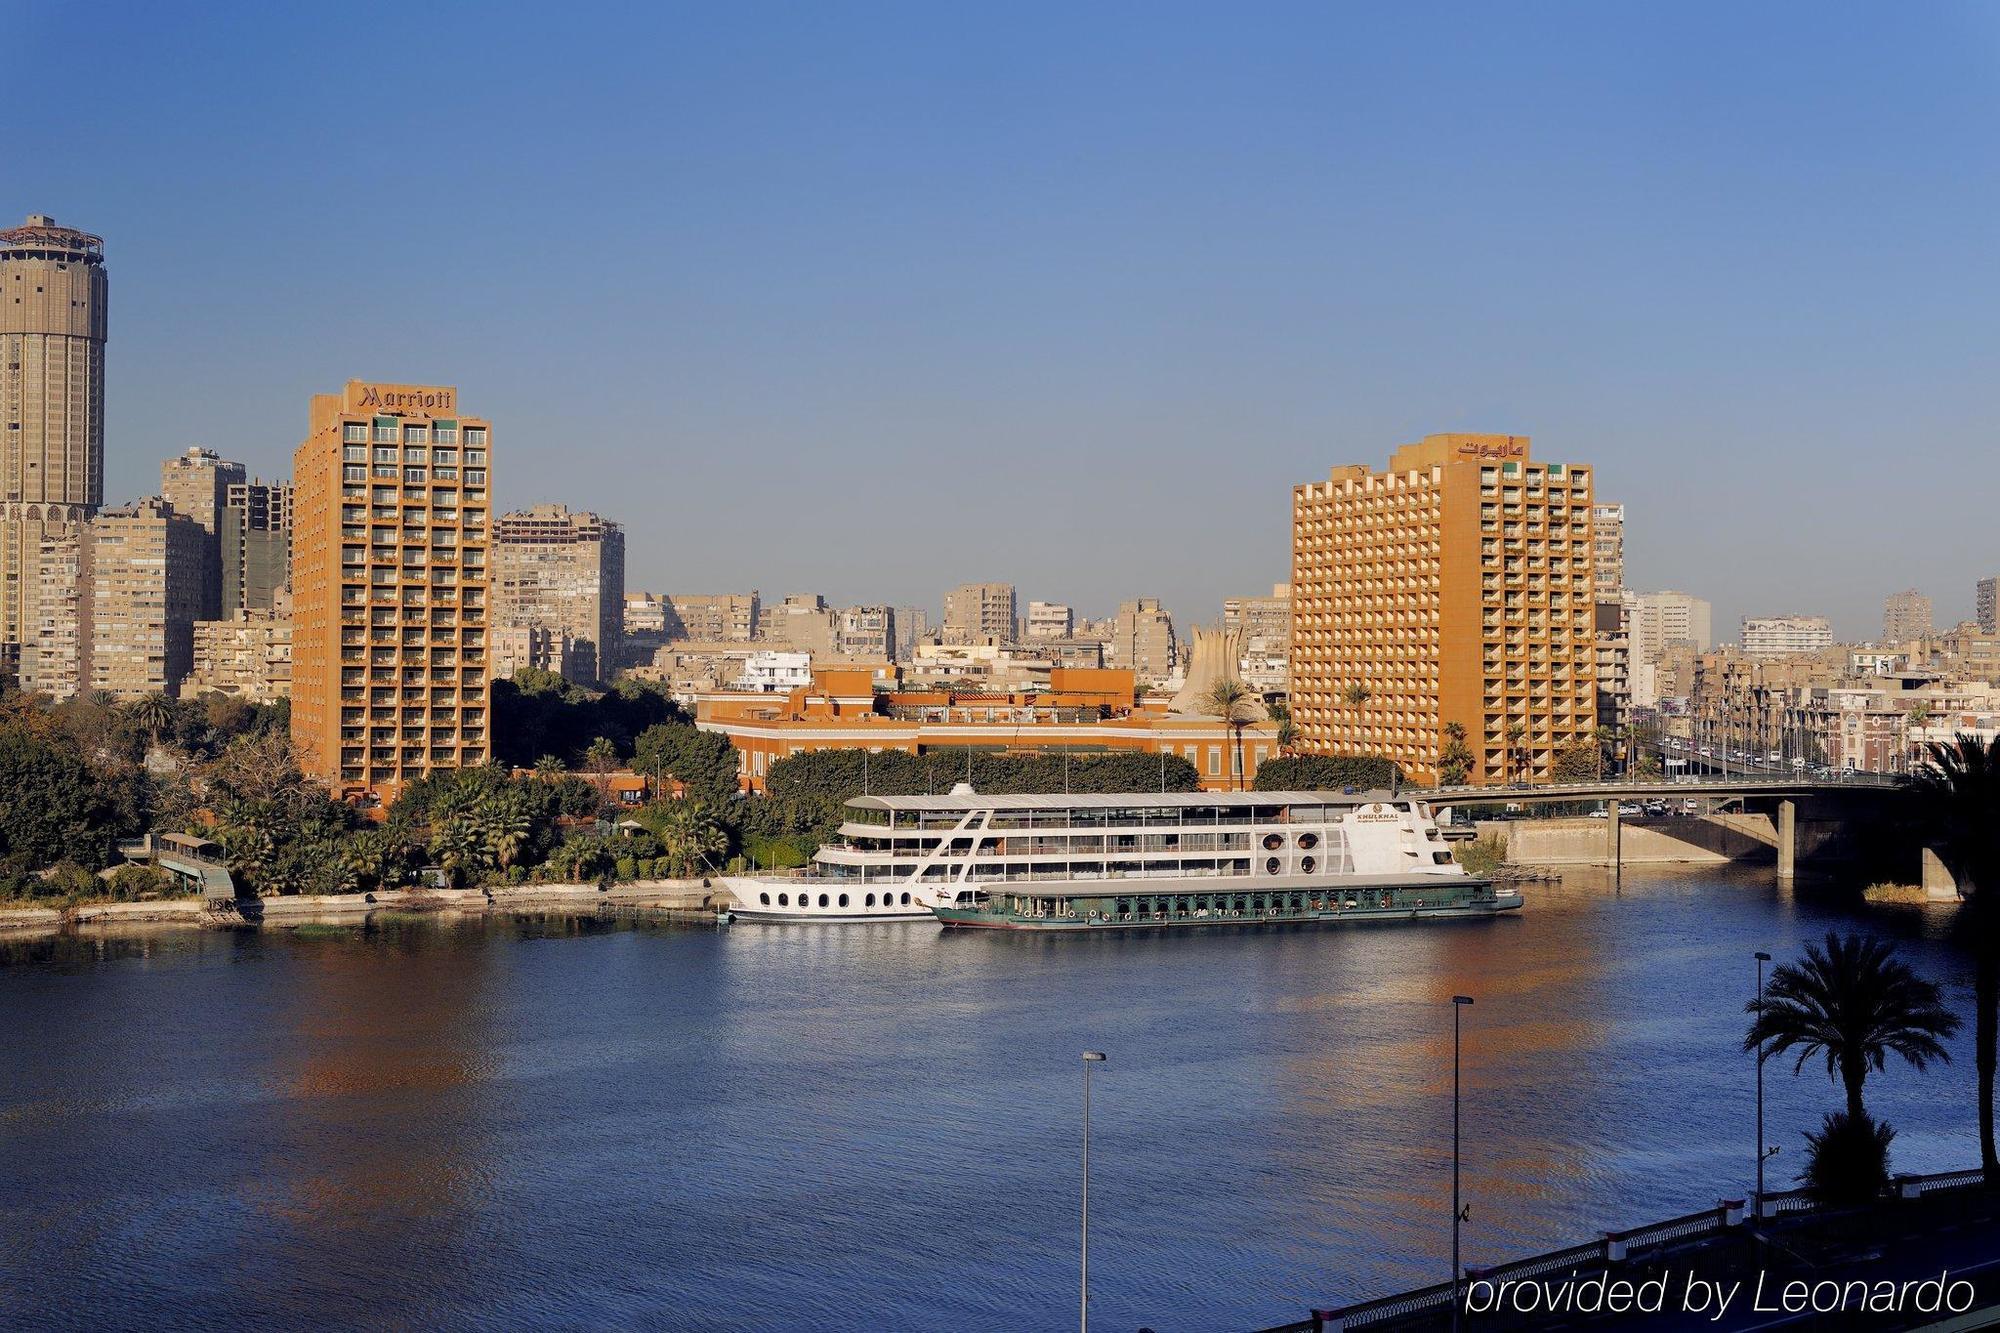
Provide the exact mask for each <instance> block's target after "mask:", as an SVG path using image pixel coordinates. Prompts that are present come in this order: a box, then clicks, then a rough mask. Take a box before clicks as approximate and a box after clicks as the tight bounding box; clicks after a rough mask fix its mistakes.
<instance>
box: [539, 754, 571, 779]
mask: <svg viewBox="0 0 2000 1333" xmlns="http://www.w3.org/2000/svg"><path fill="white" fill-rule="evenodd" d="M567 772H569V769H568V767H567V766H565V765H564V763H563V761H562V760H560V759H558V758H556V757H555V756H554V755H552V754H545V755H543V756H542V757H541V758H540V759H537V760H536V761H535V776H536V777H538V778H559V777H561V776H562V775H563V774H565V773H567Z"/></svg>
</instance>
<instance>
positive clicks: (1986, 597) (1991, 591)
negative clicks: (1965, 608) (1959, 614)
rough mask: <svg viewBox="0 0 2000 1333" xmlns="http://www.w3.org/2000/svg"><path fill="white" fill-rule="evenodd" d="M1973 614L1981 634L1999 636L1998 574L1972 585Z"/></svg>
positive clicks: (1999, 592)
mask: <svg viewBox="0 0 2000 1333" xmlns="http://www.w3.org/2000/svg"><path fill="white" fill-rule="evenodd" d="M1972 596H1973V607H1974V614H1975V616H1976V618H1977V619H1978V621H1979V629H1980V632H1981V633H1983V634H2000V574H1992V575H1988V576H1987V577H1986V578H1983V579H1981V580H1979V582H1977V583H1975V584H1973V585H1972Z"/></svg>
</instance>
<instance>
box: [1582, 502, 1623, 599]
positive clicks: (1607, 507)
mask: <svg viewBox="0 0 2000 1333" xmlns="http://www.w3.org/2000/svg"><path fill="white" fill-rule="evenodd" d="M1590 533H1591V537H1590V546H1591V561H1592V566H1593V568H1592V579H1593V586H1594V589H1595V591H1596V594H1597V600H1598V601H1600V602H1607V601H1617V600H1618V596H1619V594H1620V593H1622V592H1623V591H1624V590H1625V506H1624V505H1622V504H1598V505H1592V506H1591V507H1590Z"/></svg>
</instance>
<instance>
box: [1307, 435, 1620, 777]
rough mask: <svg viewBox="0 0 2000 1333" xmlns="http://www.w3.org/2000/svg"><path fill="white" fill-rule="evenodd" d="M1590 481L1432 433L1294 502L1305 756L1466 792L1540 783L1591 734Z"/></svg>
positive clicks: (1507, 441)
mask: <svg viewBox="0 0 2000 1333" xmlns="http://www.w3.org/2000/svg"><path fill="white" fill-rule="evenodd" d="M1591 484H1592V479H1591V471H1590V469H1588V468H1584V467H1574V466H1565V465H1564V464H1561V463H1539V462H1533V461H1531V460H1530V459H1529V457H1528V441H1527V440H1526V439H1525V438H1524V437H1520V436H1491V435H1434V436H1429V437H1427V438H1426V439H1425V440H1424V441H1423V442H1422V443H1420V444H1416V445H1411V446H1408V447H1406V448H1404V449H1402V450H1400V451H1398V453H1397V454H1396V456H1395V457H1394V458H1393V459H1391V461H1390V467H1389V469H1388V470H1387V471H1384V472H1379V473H1378V472H1370V471H1369V470H1368V469H1367V468H1365V467H1359V466H1356V467H1345V468H1336V469H1335V470H1334V471H1333V473H1332V474H1331V476H1330V477H1329V479H1328V480H1327V481H1325V482H1312V483H1308V484H1305V485H1302V486H1298V487H1296V488H1294V491H1293V542H1292V608H1293V610H1292V616H1293V624H1292V648H1291V655H1292V716H1293V723H1294V727H1295V729H1296V735H1297V737H1298V744H1299V747H1300V748H1301V749H1302V750H1304V751H1306V752H1308V753H1319V754H1367V755H1382V756H1385V757H1387V758H1390V759H1393V760H1394V761H1396V762H1397V763H1398V764H1399V765H1401V766H1402V768H1403V770H1404V771H1405V772H1406V773H1408V774H1409V775H1410V776H1411V777H1412V778H1413V779H1416V780H1419V781H1431V780H1435V779H1436V777H1437V763H1438V756H1439V753H1440V751H1441V750H1442V748H1443V746H1444V744H1445V738H1444V729H1445V727H1446V725H1447V724H1449V723H1453V722H1456V723H1459V724H1460V725H1462V726H1463V727H1464V728H1465V732H1466V744H1467V746H1468V747H1469V749H1470V750H1471V752H1472V766H1471V773H1470V775H1469V776H1470V780H1471V781H1474V782H1479V783H1490V782H1498V781H1504V780H1508V779H1516V780H1528V779H1535V778H1546V777H1548V776H1549V775H1550V773H1551V770H1552V767H1553V764H1554V761H1555V758H1556V756H1557V755H1558V754H1560V753H1561V752H1562V751H1563V750H1564V749H1567V748H1569V747H1571V746H1575V745H1582V744H1590V743H1593V742H1592V731H1593V729H1594V728H1595V726H1596V722H1597V697H1596V674H1597V673H1596V636H1595V616H1594V598H1593V582H1594V569H1593V563H1594V562H1593V549H1594V546H1593V533H1592V527H1591V508H1592V496H1591Z"/></svg>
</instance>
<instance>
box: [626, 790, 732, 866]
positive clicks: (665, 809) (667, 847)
mask: <svg viewBox="0 0 2000 1333" xmlns="http://www.w3.org/2000/svg"><path fill="white" fill-rule="evenodd" d="M653 808H654V810H655V811H657V812H658V813H656V814H655V815H653V817H652V818H651V819H649V820H647V821H646V822H647V824H648V825H649V826H651V828H652V830H653V833H654V835H655V836H656V837H658V838H659V840H660V849H661V851H662V852H663V853H664V854H665V856H666V858H667V860H668V862H669V863H670V864H671V865H672V866H673V872H674V875H675V877H676V878H680V879H688V878H692V877H693V876H695V875H697V874H700V873H701V872H702V870H704V869H705V868H707V866H708V863H709V861H710V859H711V858H712V857H715V856H719V855H721V854H722V853H723V852H725V851H728V850H729V834H728V831H727V830H726V829H724V828H723V827H722V824H721V822H720V821H718V820H717V819H716V817H715V816H714V815H713V814H712V813H710V811H709V809H708V806H707V805H706V804H705V803H704V802H702V801H701V800H699V799H698V798H691V799H688V800H681V801H665V802H662V803H660V804H659V805H656V806H655V807H653Z"/></svg>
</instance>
